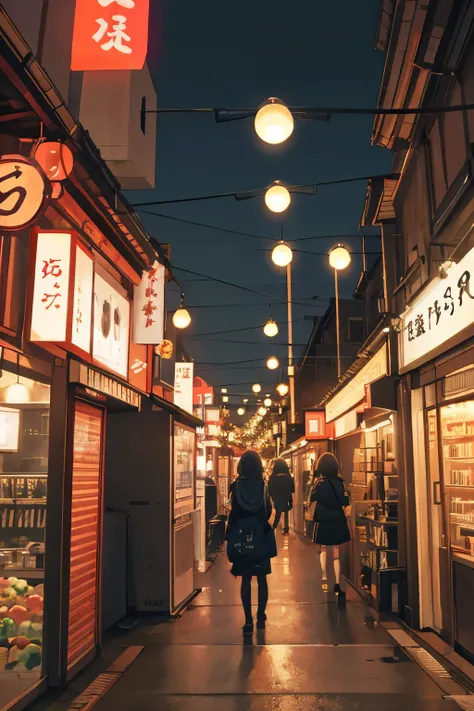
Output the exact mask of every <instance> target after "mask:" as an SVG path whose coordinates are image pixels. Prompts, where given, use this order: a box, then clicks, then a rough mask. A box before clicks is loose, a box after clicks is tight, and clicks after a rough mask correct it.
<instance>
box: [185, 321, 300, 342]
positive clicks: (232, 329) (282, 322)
mask: <svg viewBox="0 0 474 711" xmlns="http://www.w3.org/2000/svg"><path fill="white" fill-rule="evenodd" d="M306 320H307V319H305V318H296V319H293V323H298V322H301V321H306ZM278 323H279V325H280V326H283V325H286V324H287V323H288V321H279V322H278ZM264 325H265V324H264V323H261V324H259V325H258V326H247V327H245V328H229V329H225V330H224V331H208V332H207V333H195V334H192V333H190V334H189V335H188V334H186V338H199V337H201V336H217V335H218V334H220V333H240V332H241V331H253V330H256V329H262V328H263V327H264Z"/></svg>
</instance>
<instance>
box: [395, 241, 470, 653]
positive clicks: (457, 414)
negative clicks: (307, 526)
mask: <svg viewBox="0 0 474 711" xmlns="http://www.w3.org/2000/svg"><path fill="white" fill-rule="evenodd" d="M473 267H474V250H471V251H470V252H468V253H467V254H466V256H465V257H464V258H463V259H462V260H461V261H460V262H459V263H458V264H454V263H453V264H452V265H451V266H450V268H449V269H448V270H447V276H446V278H444V279H441V278H436V279H434V280H433V281H432V282H431V283H430V284H429V285H428V286H427V287H426V288H425V289H424V290H423V292H422V293H421V295H420V296H419V297H418V298H417V299H416V300H415V302H414V303H413V304H412V306H411V308H410V309H408V310H407V312H406V313H405V314H404V315H403V317H402V324H401V334H400V370H401V372H402V373H405V374H406V375H405V376H404V378H403V381H402V383H401V402H402V406H403V415H404V428H405V429H406V431H407V432H408V433H410V434H411V437H407V443H406V449H407V452H406V455H407V456H408V457H410V455H411V456H412V463H413V472H414V474H413V478H412V480H411V482H410V485H411V486H410V490H409V492H408V494H409V495H410V494H411V495H412V496H413V500H414V509H415V512H416V528H415V532H414V535H415V536H416V546H413V548H412V555H411V569H412V571H414V572H413V573H412V576H411V578H410V580H409V583H410V590H411V591H412V596H413V594H414V591H418V596H417V598H418V604H417V605H416V607H414V608H413V609H414V624H415V625H416V626H418V627H420V628H421V629H423V628H429V629H432V630H434V631H435V632H437V633H438V634H439V635H440V636H441V637H442V638H443V639H444V640H445V641H447V642H448V643H449V644H450V645H452V646H454V647H455V649H456V650H457V651H459V652H460V653H462V654H463V655H464V656H466V657H467V658H469V659H470V660H471V661H474V641H473V640H474V623H473V617H472V590H473V589H474V366H473V365H472V363H473V362H474V341H473V335H474V328H473V319H474V309H473V297H472V296H471V293H470V289H469V279H470V277H469V275H470V273H472V269H473ZM448 349H449V350H448ZM410 450H411V451H410ZM414 602H416V601H414ZM414 602H412V603H411V605H413V604H414Z"/></svg>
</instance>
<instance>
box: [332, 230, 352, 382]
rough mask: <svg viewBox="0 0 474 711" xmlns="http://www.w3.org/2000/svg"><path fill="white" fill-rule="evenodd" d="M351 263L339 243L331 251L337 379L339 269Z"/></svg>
mask: <svg viewBox="0 0 474 711" xmlns="http://www.w3.org/2000/svg"><path fill="white" fill-rule="evenodd" d="M350 263H351V255H350V253H349V251H348V250H347V249H346V248H345V247H344V245H343V244H337V245H336V246H335V247H333V248H332V249H331V251H330V252H329V264H330V265H331V267H332V268H333V269H334V287H335V293H336V352H337V379H338V380H340V378H341V334H340V327H339V283H338V278H337V273H338V271H340V270H342V269H346V268H347V267H348V266H349V264H350Z"/></svg>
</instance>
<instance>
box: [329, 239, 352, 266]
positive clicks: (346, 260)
mask: <svg viewBox="0 0 474 711" xmlns="http://www.w3.org/2000/svg"><path fill="white" fill-rule="evenodd" d="M350 263H351V255H350V252H349V251H348V250H347V249H346V248H345V247H344V245H343V244H338V245H336V247H333V248H332V249H331V251H330V252H329V264H330V265H331V267H332V268H333V269H336V270H337V271H341V269H346V268H347V267H348V266H349V264H350Z"/></svg>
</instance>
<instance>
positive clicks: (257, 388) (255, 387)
mask: <svg viewBox="0 0 474 711" xmlns="http://www.w3.org/2000/svg"><path fill="white" fill-rule="evenodd" d="M261 389H262V386H261V385H260V383H255V384H254V385H252V390H253V392H254V393H259V392H260V391H261Z"/></svg>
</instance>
